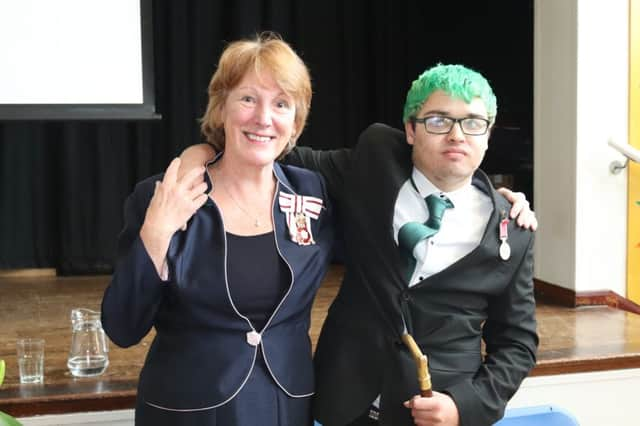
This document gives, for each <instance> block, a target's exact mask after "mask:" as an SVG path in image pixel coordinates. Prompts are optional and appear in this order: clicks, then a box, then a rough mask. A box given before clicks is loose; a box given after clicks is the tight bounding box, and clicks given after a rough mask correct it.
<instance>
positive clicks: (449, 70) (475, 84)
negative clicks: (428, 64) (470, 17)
mask: <svg viewBox="0 0 640 426" xmlns="http://www.w3.org/2000/svg"><path fill="white" fill-rule="evenodd" d="M437 90H442V91H443V92H445V93H446V94H447V95H449V96H451V97H453V98H458V99H462V100H463V101H465V102H466V103H470V102H471V101H472V100H473V98H480V99H482V101H483V102H484V105H485V107H486V108H487V113H488V114H489V120H490V121H491V124H493V123H494V122H495V120H496V114H497V113H498V105H497V101H496V95H494V94H493V90H492V89H491V86H490V85H489V82H488V81H487V79H486V78H484V77H483V76H482V74H480V73H479V72H476V71H474V70H472V69H469V68H467V67H465V66H463V65H443V64H438V65H436V66H435V67H432V68H429V69H428V70H426V71H425V72H423V73H422V74H421V75H420V77H418V78H417V79H416V80H415V81H414V82H413V83H412V84H411V88H410V89H409V91H408V92H407V100H406V101H405V103H404V113H403V116H402V118H403V121H404V122H405V123H406V122H408V121H409V120H411V119H412V118H413V117H415V116H416V114H417V113H418V111H420V109H421V108H422V105H424V103H425V101H426V100H427V99H428V98H429V96H431V94H432V93H433V92H435V91H437Z"/></svg>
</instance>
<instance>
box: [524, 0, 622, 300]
mask: <svg viewBox="0 0 640 426" xmlns="http://www.w3.org/2000/svg"><path fill="white" fill-rule="evenodd" d="M534 20H535V24H534V27H535V28H534V190H535V195H534V201H535V208H536V212H537V215H538V218H539V220H540V223H541V227H540V230H539V231H538V233H537V236H536V252H535V256H536V257H535V259H536V264H535V276H536V278H538V279H541V280H543V281H546V282H549V283H552V284H556V285H559V286H562V287H564V288H568V289H572V290H575V291H576V292H584V291H591V290H601V289H609V290H613V291H615V292H616V293H618V294H620V295H622V296H626V281H625V279H626V266H625V259H626V246H625V244H626V220H625V218H626V210H625V207H626V204H625V203H626V192H627V187H626V171H625V172H623V173H621V174H619V175H617V176H614V175H612V174H611V173H610V172H609V164H610V163H611V162H612V161H613V160H616V159H618V160H619V159H620V155H619V154H617V153H616V152H615V151H614V150H613V149H611V148H610V147H609V146H608V145H607V140H608V139H609V138H613V139H614V140H616V141H617V142H620V143H627V110H628V103H627V96H628V95H627V93H628V89H627V81H628V4H627V2H626V1H616V2H590V1H584V0H583V1H580V0H559V1H558V0H537V1H536V3H535V17H534Z"/></svg>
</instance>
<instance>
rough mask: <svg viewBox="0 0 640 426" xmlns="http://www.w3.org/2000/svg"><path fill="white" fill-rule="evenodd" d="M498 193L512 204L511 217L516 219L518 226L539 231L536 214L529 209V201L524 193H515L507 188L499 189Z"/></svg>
mask: <svg viewBox="0 0 640 426" xmlns="http://www.w3.org/2000/svg"><path fill="white" fill-rule="evenodd" d="M497 191H498V192H499V193H500V194H502V195H503V196H504V197H505V198H506V199H507V201H509V202H510V203H511V204H512V205H511V211H510V212H509V217H511V218H512V219H516V223H517V224H518V226H520V227H522V228H525V229H530V230H532V231H535V230H536V229H538V219H536V214H535V212H534V211H533V210H531V208H530V207H529V201H527V197H526V196H525V195H524V194H523V193H522V192H513V191H511V190H510V189H507V188H498V189H497Z"/></svg>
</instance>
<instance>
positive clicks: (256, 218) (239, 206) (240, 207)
mask: <svg viewBox="0 0 640 426" xmlns="http://www.w3.org/2000/svg"><path fill="white" fill-rule="evenodd" d="M218 180H220V179H219V178H218ZM220 185H221V186H222V189H224V192H226V193H227V195H228V196H229V198H231V201H233V203H234V204H235V205H236V207H238V209H239V210H240V211H241V212H242V213H244V214H245V215H247V217H248V218H249V219H251V220H253V225H254V226H255V227H256V228H259V227H260V218H258V217H254V216H253V215H252V214H250V213H249V212H248V211H247V210H246V209H245V208H244V207H242V206H241V205H240V203H239V202H238V201H236V199H235V198H234V197H233V195H231V192H229V190H228V189H227V185H225V184H224V181H223V182H221V183H220Z"/></svg>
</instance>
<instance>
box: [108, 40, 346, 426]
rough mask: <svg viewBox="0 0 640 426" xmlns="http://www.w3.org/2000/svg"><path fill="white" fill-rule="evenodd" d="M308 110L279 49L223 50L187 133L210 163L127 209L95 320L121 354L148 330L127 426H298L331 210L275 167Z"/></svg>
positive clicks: (314, 181) (310, 176)
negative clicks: (196, 132)
mask: <svg viewBox="0 0 640 426" xmlns="http://www.w3.org/2000/svg"><path fill="white" fill-rule="evenodd" d="M310 101H311V82H310V78H309V73H308V70H307V68H306V67H305V65H304V63H303V62H302V60H301V59H300V58H299V57H298V56H297V55H296V54H295V52H294V51H293V50H292V49H291V48H290V47H289V46H288V45H287V44H286V43H285V42H284V41H282V40H281V39H279V38H278V37H276V36H273V35H263V36H260V37H258V38H256V39H255V40H243V41H237V42H234V43H231V44H230V45H229V46H228V47H227V48H226V49H225V51H224V52H223V54H222V56H221V57H220V60H219V63H218V68H217V70H216V72H215V74H214V75H213V77H212V79H211V82H210V84H209V104H208V107H207V111H206V113H205V115H204V117H203V119H202V126H201V128H202V132H203V133H204V135H205V136H206V138H207V139H208V141H209V143H211V144H212V145H213V146H214V147H215V148H216V150H217V151H218V152H220V154H219V155H218V156H217V157H216V158H215V159H214V160H213V161H212V162H210V163H208V164H207V166H206V170H205V169H204V168H196V169H194V170H192V171H190V172H189V173H187V174H186V175H185V176H184V177H182V178H179V177H178V176H177V172H178V168H179V165H180V160H179V159H175V160H174V161H173V162H172V163H171V164H170V166H169V167H168V169H167V170H166V172H165V174H164V177H162V176H155V177H151V178H149V179H146V180H144V181H142V182H141V183H139V184H138V185H137V186H136V189H135V191H134V192H133V194H132V195H131V196H130V197H129V199H128V200H127V203H126V208H125V222H126V223H125V228H124V230H123V231H122V234H121V235H120V237H119V260H118V264H117V267H116V271H115V273H114V275H113V279H112V281H111V283H110V285H109V287H108V288H107V289H106V291H105V295H104V299H103V304H102V316H103V318H102V320H103V326H104V328H105V330H106V331H107V333H108V335H109V337H110V338H111V339H112V340H113V341H114V342H115V343H116V344H118V345H120V346H124V347H126V346H131V345H134V344H136V343H138V342H139V341H140V340H141V339H142V338H143V337H144V336H145V335H146V334H147V333H148V332H149V330H150V329H151V327H155V329H156V337H155V339H154V341H153V344H152V345H151V348H150V349H149V353H148V355H147V359H146V361H145V364H144V367H143V369H142V372H141V373H140V382H139V387H138V397H137V405H136V425H165V424H166V425H198V426H200V425H256V424H260V425H280V426H282V425H291V426H299V425H305V424H311V414H310V396H311V395H312V394H313V387H314V382H313V370H312V363H311V345H310V342H309V337H308V329H309V321H310V310H311V305H312V302H313V297H314V296H315V293H316V290H317V289H318V286H319V285H320V282H321V280H322V277H323V276H324V273H325V271H326V268H327V264H328V261H329V250H330V247H331V244H332V241H333V230H332V228H331V222H332V218H331V214H330V212H331V210H330V209H329V206H328V205H327V204H328V203H327V200H328V199H327V196H326V193H325V188H324V183H323V181H322V180H321V178H320V177H319V175H317V174H315V173H313V172H310V171H306V170H303V169H298V168H295V167H292V166H284V165H280V164H278V163H277V162H276V160H277V159H278V158H279V157H281V156H283V155H284V154H286V153H287V152H288V151H289V150H291V148H292V147H293V146H294V145H295V142H296V140H297V138H298V136H299V135H300V132H301V131H302V129H303V128H304V125H305V121H306V118H307V114H308V111H309V106H310ZM203 175H204V180H205V181H204V182H202V183H199V184H198V183H197V181H198V180H201V179H202V176H203ZM160 179H161V180H160ZM154 186H155V189H154ZM205 191H206V192H208V196H207V195H205V194H203V192H205ZM145 211H146V212H145ZM187 221H188V223H187V225H186V227H185V226H183V225H184V224H185V223H186V222H187Z"/></svg>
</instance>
